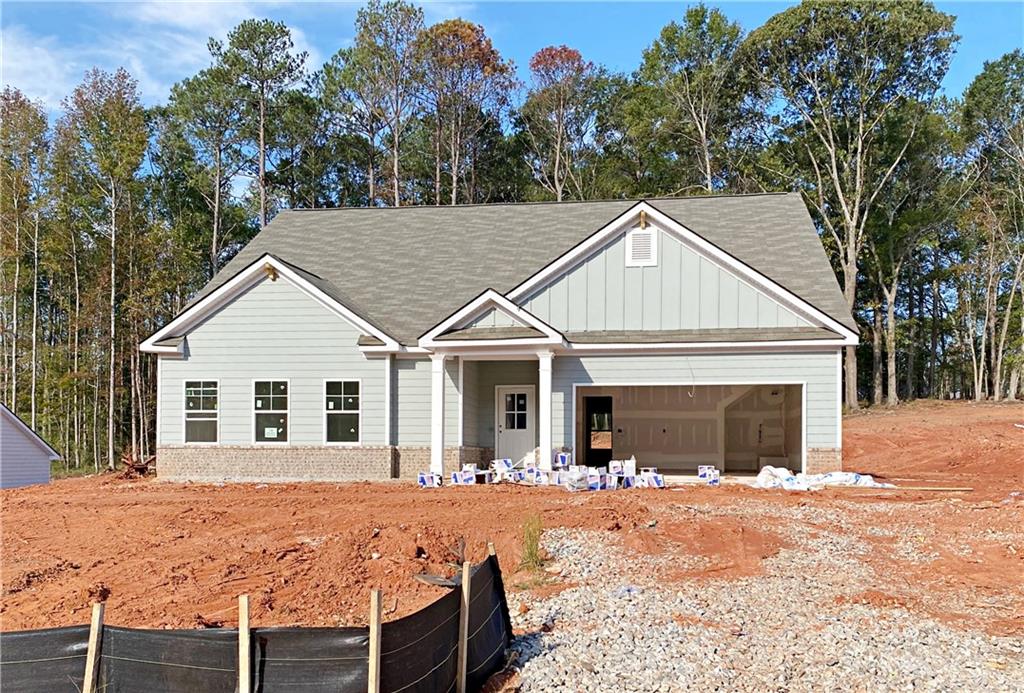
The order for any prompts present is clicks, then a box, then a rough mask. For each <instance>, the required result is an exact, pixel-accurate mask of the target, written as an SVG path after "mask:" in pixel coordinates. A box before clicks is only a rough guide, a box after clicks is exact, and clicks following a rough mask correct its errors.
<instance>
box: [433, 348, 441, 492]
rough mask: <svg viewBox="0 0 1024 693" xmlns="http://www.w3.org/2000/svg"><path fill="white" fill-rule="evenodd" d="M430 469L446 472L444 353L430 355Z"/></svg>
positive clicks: (438, 472)
mask: <svg viewBox="0 0 1024 693" xmlns="http://www.w3.org/2000/svg"><path fill="white" fill-rule="evenodd" d="M430 471H432V472H435V473H437V474H443V473H444V354H431V355H430Z"/></svg>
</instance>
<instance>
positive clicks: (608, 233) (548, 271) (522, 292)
mask: <svg viewBox="0 0 1024 693" xmlns="http://www.w3.org/2000/svg"><path fill="white" fill-rule="evenodd" d="M640 212H645V213H646V214H647V216H648V221H649V222H654V224H655V225H656V226H658V227H660V228H661V229H662V230H664V231H666V232H668V233H671V234H673V235H674V236H675V237H676V238H678V239H679V240H680V241H682V242H683V243H685V244H687V245H688V246H690V247H692V248H694V249H695V250H697V251H698V252H699V253H700V254H701V255H703V256H705V257H707V258H708V259H709V260H711V261H712V262H715V263H716V264H718V265H719V266H721V267H724V268H726V269H728V270H729V271H731V272H733V273H734V274H737V275H739V276H740V277H742V278H744V279H745V280H746V281H748V282H749V283H751V284H752V285H754V286H755V288H758V289H759V290H761V291H763V292H764V293H766V294H767V295H768V296H770V297H771V298H773V299H775V300H776V301H778V302H779V303H782V304H783V305H785V306H786V307H787V308H790V309H792V310H794V311H795V312H797V313H798V314H801V315H803V316H804V317H806V318H808V319H809V320H811V321H813V322H817V323H819V324H821V325H824V326H825V327H828V328H829V329H831V330H834V331H836V332H838V333H839V334H841V335H842V336H843V337H845V338H847V339H848V340H851V341H847V342H845V343H846V344H857V343H858V341H859V337H858V336H857V333H856V332H854V331H853V330H851V329H850V328H848V327H846V326H845V325H843V324H842V323H840V322H838V321H837V320H836V319H835V318H832V317H830V316H828V315H826V314H825V313H823V312H822V311H820V310H819V309H817V308H815V307H814V306H812V305H811V304H810V303H808V302H807V301H805V300H804V299H802V298H800V297H799V296H797V295H796V294H794V293H793V292H791V291H789V290H788V289H786V288H785V287H783V286H781V285H779V284H777V283H775V282H774V281H772V280H771V279H769V278H768V277H766V276H764V275H763V274H761V273H760V272H758V271H756V270H755V269H753V268H752V267H749V266H748V265H746V264H744V263H743V262H741V261H739V260H737V259H736V258H734V257H733V256H732V255H729V254H728V253H726V252H725V251H724V250H722V249H721V248H719V247H718V246H716V245H715V244H714V243H711V242H710V241H708V240H706V239H704V238H703V237H702V236H700V235H698V234H696V233H694V232H693V231H691V230H690V229H688V228H686V227H685V226H683V225H682V224H680V223H679V222H678V221H676V220H675V219H673V218H672V217H670V216H668V215H666V214H664V213H663V212H661V211H659V210H658V209H656V208H654V207H652V206H651V205H650V204H649V203H647V202H638V203H637V204H636V205H634V206H633V207H630V208H629V209H628V210H626V211H625V212H623V213H622V214H620V215H619V216H617V217H615V218H614V219H612V220H611V221H610V222H608V224H606V225H605V226H604V227H603V228H601V229H599V230H598V231H597V232H595V233H594V234H592V235H591V236H590V237H589V238H588V239H587V240H585V241H584V242H583V243H580V244H579V245H577V246H576V247H575V248H573V249H572V250H570V251H569V252H568V253H566V254H565V255H563V256H562V257H560V258H558V259H556V260H555V261H554V262H552V263H551V264H549V265H548V266H547V267H545V268H544V269H542V270H541V271H540V272H538V273H536V274H535V275H533V276H532V277H530V278H529V279H527V280H526V281H525V282H523V283H522V284H520V285H519V286H517V287H516V288H514V289H512V291H510V292H509V293H508V298H509V299H511V300H513V301H518V300H520V299H522V298H524V297H526V296H528V295H529V294H530V293H531V292H532V291H534V290H535V289H537V288H539V287H541V286H543V285H544V284H546V283H547V282H549V281H550V280H552V279H554V278H555V277H557V276H559V275H560V274H562V273H563V272H565V271H566V270H568V269H570V268H571V267H573V266H575V265H576V264H577V263H579V262H581V261H582V260H584V259H586V258H587V257H589V256H590V255H591V254H592V253H593V252H594V251H595V250H597V249H598V248H600V247H601V246H602V245H604V244H605V243H606V242H608V241H609V240H610V239H611V238H612V237H614V236H617V235H618V234H620V233H622V232H624V231H625V230H626V227H627V226H629V225H631V224H632V223H633V222H634V221H635V220H636V219H638V218H639V216H640Z"/></svg>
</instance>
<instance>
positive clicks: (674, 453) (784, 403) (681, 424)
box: [575, 383, 804, 474]
mask: <svg viewBox="0 0 1024 693" xmlns="http://www.w3.org/2000/svg"><path fill="white" fill-rule="evenodd" d="M575 397H576V412H577V416H576V440H577V446H576V449H577V450H579V451H580V452H581V453H582V455H581V457H582V459H584V460H585V463H586V464H589V465H591V466H600V465H604V464H606V463H607V462H608V460H611V459H626V458H628V457H630V456H633V457H635V458H636V460H637V462H638V463H639V464H640V465H641V466H645V467H658V469H659V470H662V471H664V472H667V473H669V474H673V473H675V474H690V473H693V472H695V471H696V469H697V467H698V465H706V464H710V465H715V466H716V467H718V468H719V469H720V470H722V471H724V472H726V473H745V472H750V473H753V472H756V471H757V470H758V469H759V468H760V465H761V464H774V465H779V464H783V465H784V466H789V467H795V468H797V469H799V468H801V467H802V463H803V451H804V436H803V424H802V422H803V385H802V384H785V383H779V384H767V385H765V384H757V385H616V386H594V387H586V386H584V387H577V388H576V392H575Z"/></svg>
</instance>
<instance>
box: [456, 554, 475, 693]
mask: <svg viewBox="0 0 1024 693" xmlns="http://www.w3.org/2000/svg"><path fill="white" fill-rule="evenodd" d="M472 568H473V566H472V564H471V563H470V562H469V561H466V562H465V563H463V564H462V606H461V607H460V608H459V668H458V672H457V673H456V679H455V693H466V660H467V659H468V654H469V595H470V584H469V582H470V580H471V579H472V578H471V575H472Z"/></svg>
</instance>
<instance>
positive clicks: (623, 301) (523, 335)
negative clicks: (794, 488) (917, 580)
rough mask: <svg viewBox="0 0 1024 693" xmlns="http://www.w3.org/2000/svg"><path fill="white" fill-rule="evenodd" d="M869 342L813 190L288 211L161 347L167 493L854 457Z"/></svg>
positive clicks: (801, 464) (170, 329)
mask: <svg viewBox="0 0 1024 693" xmlns="http://www.w3.org/2000/svg"><path fill="white" fill-rule="evenodd" d="M856 342H857V327H856V325H855V323H854V321H853V319H852V317H851V315H850V312H849V311H848V310H847V307H846V303H845V301H844V300H843V297H842V294H841V293H840V291H839V287H838V284H837V282H836V278H835V275H834V274H833V272H832V269H831V267H830V265H829V262H828V259H827V257H826V255H825V252H824V249H823V248H822V245H821V242H820V240H819V238H818V236H817V233H816V232H815V229H814V226H813V224H812V222H811V219H810V216H809V215H808V212H807V209H806V208H805V206H804V204H803V202H802V200H801V199H800V197H799V195H796V194H765V195H745V196H712V197H691V198H673V199H650V200H642V201H628V200H623V201H608V202H566V203H557V204H556V203H538V204H495V205H469V206H461V207H406V208H386V209H379V208H374V209H328V210H307V211H302V210H296V211H285V212H282V213H281V214H280V215H279V216H278V217H277V218H276V219H275V220H274V221H273V222H272V223H271V224H269V225H268V226H267V227H266V228H265V229H264V230H263V231H262V232H261V233H260V234H259V235H258V236H257V237H256V238H255V239H253V240H252V242H250V243H249V245H248V246H247V247H246V248H245V249H244V250H243V251H242V252H240V253H239V254H238V256H237V257H235V258H234V259H233V260H232V261H231V262H229V263H228V265H227V266H226V267H225V268H224V269H223V270H222V271H221V272H220V273H219V274H218V275H217V276H216V277H215V278H214V279H213V280H212V281H211V282H210V283H209V285H208V286H206V287H205V288H204V289H203V290H202V291H201V292H200V293H199V295H198V296H197V297H196V298H195V300H194V301H193V302H192V303H191V305H189V306H188V307H187V308H186V309H185V310H184V311H183V312H182V313H181V314H180V315H178V316H177V317H176V318H175V319H174V320H172V321H171V322H170V323H169V324H168V325H166V326H165V327H164V328H163V329H161V330H160V331H159V332H157V333H156V334H154V335H153V336H152V337H150V338H149V339H147V340H146V341H145V342H144V343H143V344H142V346H141V348H142V350H143V351H147V352H151V353H155V354H157V355H158V357H159V361H158V372H159V377H158V382H159V385H158V408H157V419H158V423H157V473H158V476H160V477H163V478H172V479H193V480H220V479H252V480H256V479H259V480H298V479H321V480H345V479H364V478H365V479H377V478H389V477H396V476H400V477H408V476H412V475H415V473H416V472H417V471H423V470H426V469H434V470H436V471H442V470H448V469H451V468H455V466H456V465H458V464H460V463H465V462H477V463H484V464H486V463H487V462H488V461H490V460H491V459H492V458H495V457H510V458H515V459H521V458H523V457H525V456H530V455H537V459H538V460H539V463H540V464H541V466H548V465H550V464H551V460H552V456H553V453H554V452H555V451H572V452H573V453H574V454H575V458H576V460H578V461H580V462H581V463H589V464H592V465H594V464H601V463H603V462H605V461H607V460H608V459H620V458H625V457H629V456H630V455H635V457H636V458H637V460H638V462H639V464H641V465H643V466H657V467H659V468H660V469H661V470H663V471H667V472H669V473H672V472H687V471H691V470H693V469H694V468H695V467H696V466H697V465H698V464H714V465H717V466H718V467H719V468H720V469H722V470H723V471H724V472H726V473H728V472H740V471H755V470H757V469H758V467H759V465H762V464H766V463H773V464H779V463H782V462H785V463H786V464H788V465H790V466H792V467H795V468H802V469H805V470H808V471H814V470H825V469H837V468H839V466H840V464H841V446H842V431H841V419H840V363H841V360H840V354H841V350H842V348H843V347H844V346H845V345H848V344H855V343H856Z"/></svg>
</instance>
